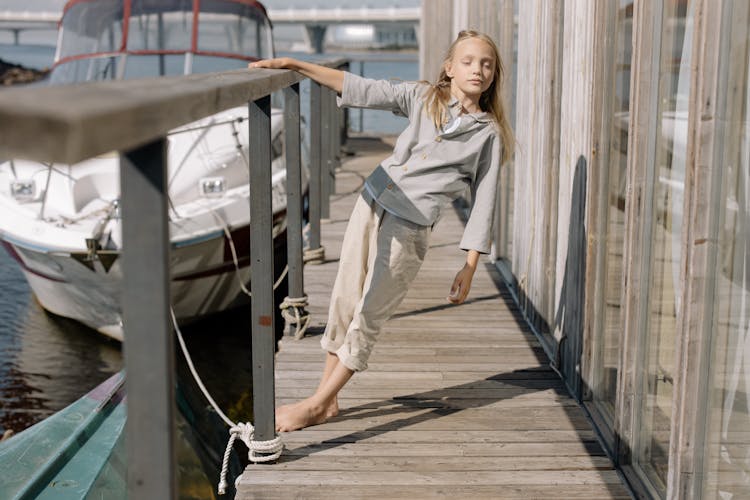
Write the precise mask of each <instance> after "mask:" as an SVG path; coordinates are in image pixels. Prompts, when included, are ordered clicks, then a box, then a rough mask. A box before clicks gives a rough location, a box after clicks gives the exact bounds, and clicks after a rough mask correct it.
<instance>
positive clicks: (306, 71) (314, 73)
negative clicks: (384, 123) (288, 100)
mask: <svg viewBox="0 0 750 500" xmlns="http://www.w3.org/2000/svg"><path fill="white" fill-rule="evenodd" d="M247 66H248V67H249V68H269V69H291V70H294V71H297V72H299V73H302V74H303V75H305V76H306V77H308V78H311V79H313V80H315V81H316V82H318V83H319V84H321V85H325V86H326V87H328V88H330V89H332V90H335V91H336V93H337V94H340V93H341V90H342V89H343V88H344V72H343V71H341V70H338V69H333V68H326V67H325V66H321V65H319V64H314V63H310V62H306V61H300V60H298V59H293V58H291V57H278V58H275V59H263V60H261V61H256V62H252V63H250V64H248V65H247Z"/></svg>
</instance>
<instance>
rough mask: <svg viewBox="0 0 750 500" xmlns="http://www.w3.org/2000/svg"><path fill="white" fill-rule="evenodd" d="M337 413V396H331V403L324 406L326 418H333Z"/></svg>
mask: <svg viewBox="0 0 750 500" xmlns="http://www.w3.org/2000/svg"><path fill="white" fill-rule="evenodd" d="M338 414H339V401H338V399H337V398H333V401H331V404H329V405H328V408H326V418H333V417H335V416H337V415H338Z"/></svg>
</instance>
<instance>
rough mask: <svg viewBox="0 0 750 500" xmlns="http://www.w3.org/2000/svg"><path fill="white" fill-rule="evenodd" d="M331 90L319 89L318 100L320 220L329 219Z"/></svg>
mask: <svg viewBox="0 0 750 500" xmlns="http://www.w3.org/2000/svg"><path fill="white" fill-rule="evenodd" d="M331 92H332V91H331V90H329V89H328V88H327V87H323V88H321V96H320V97H321V99H320V103H321V104H320V107H321V109H320V133H321V137H320V172H321V191H320V218H321V219H330V218H331V206H330V205H331V204H330V203H329V200H330V198H331V168H332V167H331V134H332V133H333V129H332V127H331V118H332V116H331Z"/></svg>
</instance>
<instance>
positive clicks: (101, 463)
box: [0, 372, 126, 499]
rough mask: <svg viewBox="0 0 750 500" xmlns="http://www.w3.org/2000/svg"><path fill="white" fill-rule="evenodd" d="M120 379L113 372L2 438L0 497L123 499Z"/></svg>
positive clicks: (122, 391)
mask: <svg viewBox="0 0 750 500" xmlns="http://www.w3.org/2000/svg"><path fill="white" fill-rule="evenodd" d="M124 382H125V374H124V372H120V373H117V374H115V375H113V376H112V377H110V378H109V379H108V380H106V381H105V382H104V383H102V384H101V385H99V386H97V387H96V388H95V389H93V390H92V391H91V392H89V393H88V394H86V395H85V396H83V397H82V398H80V399H79V400H78V401H76V402H74V403H72V404H71V405H70V406H68V407H66V408H64V409H63V410H60V411H59V412H57V413H55V414H54V415H52V416H50V417H49V418H47V419H45V420H43V421H41V422H39V423H38V424H36V425H34V426H32V427H30V428H28V429H26V430H25V431H23V432H21V433H19V434H17V435H15V436H13V437H11V438H10V439H7V440H5V441H3V442H2V443H0V471H2V473H0V498H3V499H11V498H13V499H16V498H18V499H21V498H38V499H47V498H49V499H52V498H54V499H80V498H86V497H91V496H93V497H94V498H96V497H100V498H108V499H109V498H125V496H126V495H125V470H126V469H125V466H126V465H125V464H126V461H125V457H124V442H123V436H124V428H125V420H126V411H125V387H124ZM118 455H123V456H118ZM97 493H100V494H101V496H100V495H99V494H97Z"/></svg>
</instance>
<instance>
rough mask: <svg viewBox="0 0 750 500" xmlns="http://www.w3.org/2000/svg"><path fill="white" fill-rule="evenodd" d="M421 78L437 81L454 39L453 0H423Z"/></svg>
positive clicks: (420, 50)
mask: <svg viewBox="0 0 750 500" xmlns="http://www.w3.org/2000/svg"><path fill="white" fill-rule="evenodd" d="M419 30H420V35H419V78H420V79H422V80H428V81H430V82H432V81H435V79H436V78H437V76H438V73H440V66H441V65H442V64H443V58H444V57H445V53H446V52H447V51H448V47H449V46H450V44H451V41H452V40H453V0H422V20H421V22H420V23H419Z"/></svg>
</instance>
